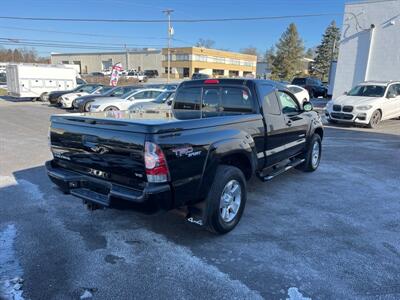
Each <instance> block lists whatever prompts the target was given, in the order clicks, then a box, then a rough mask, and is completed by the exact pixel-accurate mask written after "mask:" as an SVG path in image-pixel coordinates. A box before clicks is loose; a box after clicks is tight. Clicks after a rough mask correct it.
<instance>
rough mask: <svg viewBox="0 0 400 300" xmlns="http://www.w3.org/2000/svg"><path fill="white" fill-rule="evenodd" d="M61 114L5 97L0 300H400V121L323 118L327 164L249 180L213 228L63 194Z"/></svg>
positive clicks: (1, 108)
mask: <svg viewBox="0 0 400 300" xmlns="http://www.w3.org/2000/svg"><path fill="white" fill-rule="evenodd" d="M53 113H60V110H59V109H57V108H53V107H49V106H48V105H47V104H45V103H40V102H37V103H31V102H9V101H3V100H0V207H1V208H0V299H1V298H2V297H5V298H7V297H9V298H11V297H15V298H16V299H79V298H80V297H81V296H82V295H84V294H85V295H87V296H92V297H93V299H134V298H140V299H162V298H179V299H180V298H185V299H199V298H208V299H234V298H238V299H259V298H264V299H286V298H288V299H309V298H311V299H399V298H400V285H399V281H400V239H399V236H400V222H399V220H400V196H399V195H400V121H399V120H390V121H387V122H384V123H382V125H381V126H380V127H379V128H378V129H376V130H369V129H362V128H352V127H345V126H326V132H325V139H324V141H323V158H322V162H321V166H320V168H319V169H318V171H317V172H314V173H311V174H309V173H307V174H306V173H302V172H299V171H290V172H288V173H287V174H284V175H282V176H280V177H278V178H276V179H274V180H273V181H271V182H268V183H262V182H260V181H259V180H258V179H254V178H253V179H252V180H251V182H250V183H249V185H248V187H249V195H248V202H247V206H246V210H245V213H244V216H243V218H242V220H241V222H240V224H239V225H238V226H237V228H236V229H235V230H234V231H232V232H231V233H229V234H227V235H225V236H215V235H212V234H210V233H208V232H207V231H205V230H203V229H201V228H199V227H196V226H195V225H192V224H189V223H187V222H185V221H184V220H183V219H182V218H181V217H179V216H178V215H176V214H174V213H165V214H159V215H156V216H148V215H142V214H139V213H137V212H133V211H117V210H111V209H107V210H96V211H88V210H86V209H85V208H84V206H83V205H82V203H81V201H80V200H78V199H77V198H74V197H73V196H69V195H64V194H62V193H61V192H59V191H58V190H57V188H56V187H55V186H54V185H53V184H51V183H50V181H49V179H48V178H47V176H46V175H45V170H44V166H43V164H44V162H45V161H46V160H48V159H50V158H51V155H50V152H49V149H48V141H47V132H48V125H49V116H50V115H51V114H53ZM13 279H14V280H13ZM16 285H17V286H16ZM18 297H20V298H18Z"/></svg>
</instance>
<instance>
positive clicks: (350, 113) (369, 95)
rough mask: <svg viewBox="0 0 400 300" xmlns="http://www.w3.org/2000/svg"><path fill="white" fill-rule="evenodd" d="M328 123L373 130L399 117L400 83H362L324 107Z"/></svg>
mask: <svg viewBox="0 0 400 300" xmlns="http://www.w3.org/2000/svg"><path fill="white" fill-rule="evenodd" d="M325 115H326V116H327V119H328V122H330V123H337V122H342V123H348V124H352V123H355V124H361V125H366V126H367V127H369V128H374V127H376V126H377V125H378V124H379V123H380V121H383V120H388V119H393V118H397V117H400V82H363V83H360V84H359V85H357V86H355V87H353V88H352V89H351V90H350V91H349V92H348V93H345V95H342V96H340V97H337V98H336V99H334V100H332V101H329V102H328V103H327V105H326V112H325Z"/></svg>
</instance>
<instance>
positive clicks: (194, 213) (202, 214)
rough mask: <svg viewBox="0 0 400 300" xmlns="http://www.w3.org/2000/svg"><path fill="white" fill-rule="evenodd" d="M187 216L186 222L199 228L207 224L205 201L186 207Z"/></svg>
mask: <svg viewBox="0 0 400 300" xmlns="http://www.w3.org/2000/svg"><path fill="white" fill-rule="evenodd" d="M187 209H188V214H187V216H186V220H187V221H188V222H189V223H193V224H196V225H199V226H204V225H206V224H207V203H206V201H202V202H199V203H197V204H195V205H191V206H188V208H187Z"/></svg>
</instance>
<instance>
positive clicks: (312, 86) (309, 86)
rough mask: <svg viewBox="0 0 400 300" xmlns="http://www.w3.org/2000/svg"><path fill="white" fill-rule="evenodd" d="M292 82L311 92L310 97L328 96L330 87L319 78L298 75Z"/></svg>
mask: <svg viewBox="0 0 400 300" xmlns="http://www.w3.org/2000/svg"><path fill="white" fill-rule="evenodd" d="M292 84H294V85H298V86H301V87H303V88H305V89H306V90H307V91H308V93H309V94H310V98H318V97H320V96H322V97H324V98H326V97H327V94H328V88H327V87H326V86H325V85H324V84H323V83H322V82H321V80H319V79H317V78H313V77H296V78H294V79H293V80H292Z"/></svg>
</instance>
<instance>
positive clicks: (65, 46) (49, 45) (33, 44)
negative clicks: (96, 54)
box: [0, 40, 124, 52]
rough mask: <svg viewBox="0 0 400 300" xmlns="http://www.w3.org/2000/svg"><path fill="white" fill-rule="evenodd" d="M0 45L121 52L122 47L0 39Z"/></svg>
mask: <svg viewBox="0 0 400 300" xmlns="http://www.w3.org/2000/svg"><path fill="white" fill-rule="evenodd" d="M0 45H12V46H26V47H45V48H56V49H57V48H59V49H85V50H109V51H114V52H115V51H117V52H122V51H123V50H124V49H123V47H111V46H110V47H104V46H103V47H100V46H79V45H69V44H57V43H38V42H15V41H5V40H0Z"/></svg>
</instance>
